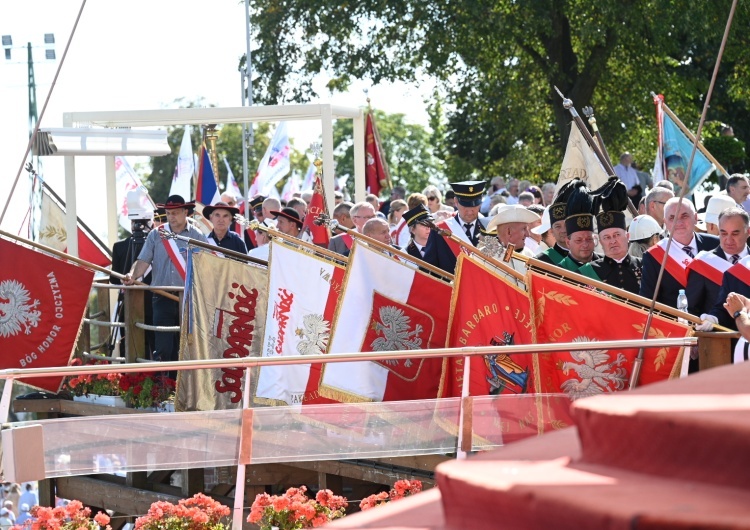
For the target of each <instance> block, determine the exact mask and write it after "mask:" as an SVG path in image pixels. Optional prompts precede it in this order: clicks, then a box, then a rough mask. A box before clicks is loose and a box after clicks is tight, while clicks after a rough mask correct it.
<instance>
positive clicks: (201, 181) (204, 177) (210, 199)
mask: <svg viewBox="0 0 750 530" xmlns="http://www.w3.org/2000/svg"><path fill="white" fill-rule="evenodd" d="M188 197H189V195H188V196H184V195H183V198H184V199H185V200H189V199H188ZM220 199H221V195H220V194H219V187H218V186H217V185H216V175H215V174H214V168H213V166H212V165H211V160H210V159H209V157H208V149H206V146H205V145H204V146H202V147H201V158H200V165H199V166H198V182H197V183H196V186H195V201H196V202H199V203H201V204H203V205H204V206H210V205H212V204H215V203H217V202H219V200H220Z"/></svg>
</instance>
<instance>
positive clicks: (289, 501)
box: [136, 486, 349, 530]
mask: <svg viewBox="0 0 750 530" xmlns="http://www.w3.org/2000/svg"><path fill="white" fill-rule="evenodd" d="M306 491H307V488H306V487H305V486H300V487H299V488H289V489H288V490H287V491H286V493H284V494H283V495H273V496H271V495H268V494H267V493H261V494H259V495H257V496H256V497H255V501H254V502H253V505H252V508H251V509H250V515H249V516H248V518H247V522H248V523H255V524H257V525H259V526H260V528H261V530H271V529H272V528H278V529H279V530H296V529H298V528H314V527H318V526H322V525H324V524H326V523H328V522H329V521H333V520H334V519H338V518H339V517H343V516H344V515H345V513H344V511H345V509H346V507H347V506H348V505H349V503H348V502H347V501H346V498H345V497H341V496H339V495H334V494H333V492H331V490H320V491H319V492H318V493H317V495H315V499H310V498H308V496H307V495H306V494H305V492H306ZM136 530H138V529H137V528H136Z"/></svg>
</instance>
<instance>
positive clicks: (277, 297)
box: [254, 239, 345, 405]
mask: <svg viewBox="0 0 750 530" xmlns="http://www.w3.org/2000/svg"><path fill="white" fill-rule="evenodd" d="M270 245H271V248H270V258H269V263H268V269H269V278H268V293H269V295H268V311H267V314H266V324H265V338H264V340H263V357H276V356H289V355H294V356H298V355H321V354H324V353H327V352H328V340H329V336H330V333H331V321H332V320H333V315H334V311H335V309H336V304H337V303H338V300H339V293H340V292H341V286H342V284H343V280H344V274H345V268H344V267H343V266H342V265H340V264H338V263H334V262H332V261H331V260H329V259H323V258H321V257H319V256H317V255H314V254H312V253H309V252H306V251H303V250H300V249H297V248H293V247H292V246H290V245H288V244H286V243H284V242H280V241H278V240H276V239H273V240H272V241H271V243H270ZM320 373H321V365H320V364H296V365H289V366H264V367H262V368H261V369H260V374H259V377H258V386H257V389H256V392H255V396H254V400H255V402H257V403H265V404H271V405H300V404H303V403H304V404H310V403H326V402H328V403H330V400H327V399H324V398H322V397H321V396H320V395H319V394H318V384H319V381H320Z"/></svg>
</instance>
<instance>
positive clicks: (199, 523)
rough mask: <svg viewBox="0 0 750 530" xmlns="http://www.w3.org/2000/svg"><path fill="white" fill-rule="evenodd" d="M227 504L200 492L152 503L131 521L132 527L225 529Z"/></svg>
mask: <svg viewBox="0 0 750 530" xmlns="http://www.w3.org/2000/svg"><path fill="white" fill-rule="evenodd" d="M230 513H231V511H230V510H229V508H228V507H226V506H224V505H223V504H221V503H219V502H217V501H215V500H213V499H212V498H211V497H209V496H207V495H204V494H202V493H196V494H195V495H193V496H192V497H191V498H189V499H182V500H181V501H179V502H178V503H177V505H174V504H172V503H170V502H165V501H159V502H155V503H153V504H152V505H151V508H149V510H148V513H147V514H146V515H144V516H143V517H139V518H138V519H136V520H135V530H183V529H189V530H229V528H230V527H231V526H232V523H231V521H229V520H228V517H229V514H230Z"/></svg>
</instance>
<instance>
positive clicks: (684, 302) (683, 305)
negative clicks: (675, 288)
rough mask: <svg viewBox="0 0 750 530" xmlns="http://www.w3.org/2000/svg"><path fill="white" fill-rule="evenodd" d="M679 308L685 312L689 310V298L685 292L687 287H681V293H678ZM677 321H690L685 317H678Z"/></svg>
mask: <svg viewBox="0 0 750 530" xmlns="http://www.w3.org/2000/svg"><path fill="white" fill-rule="evenodd" d="M677 310H678V311H682V312H684V313H687V312H688V299H687V295H686V294H685V289H680V293H679V294H678V295H677ZM677 321H678V322H680V323H681V324H687V323H688V321H687V320H685V319H684V318H678V319H677Z"/></svg>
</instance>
